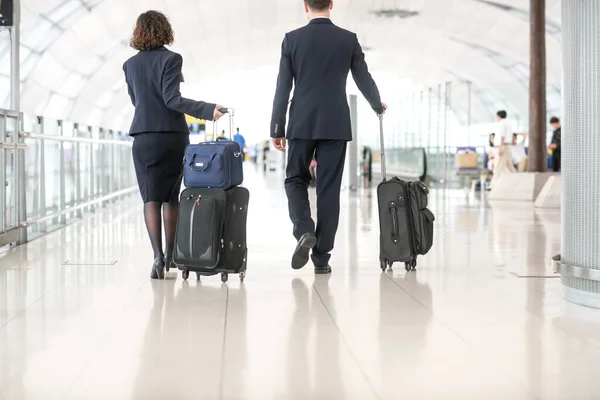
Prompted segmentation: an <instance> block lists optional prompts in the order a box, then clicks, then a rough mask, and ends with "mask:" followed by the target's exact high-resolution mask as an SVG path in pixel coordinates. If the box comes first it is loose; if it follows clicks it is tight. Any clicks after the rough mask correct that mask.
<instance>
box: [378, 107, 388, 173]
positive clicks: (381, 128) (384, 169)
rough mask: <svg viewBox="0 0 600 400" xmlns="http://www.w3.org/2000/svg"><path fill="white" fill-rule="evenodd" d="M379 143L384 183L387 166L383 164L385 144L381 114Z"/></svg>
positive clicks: (380, 116)
mask: <svg viewBox="0 0 600 400" xmlns="http://www.w3.org/2000/svg"><path fill="white" fill-rule="evenodd" d="M379 142H380V144H381V157H380V158H381V176H382V177H383V180H384V181H385V180H386V179H387V176H386V173H387V166H386V164H385V143H384V140H383V114H379Z"/></svg>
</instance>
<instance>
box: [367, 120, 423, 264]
mask: <svg viewBox="0 0 600 400" xmlns="http://www.w3.org/2000/svg"><path fill="white" fill-rule="evenodd" d="M379 136H380V140H381V174H382V176H383V181H382V182H381V183H380V184H379V186H377V202H378V204H379V229H380V234H379V243H380V245H379V261H380V266H381V269H382V271H385V270H386V269H387V268H392V265H393V264H394V263H395V262H403V263H405V266H406V270H407V271H414V270H416V267H417V256H418V255H424V254H427V252H428V251H429V250H430V249H431V246H432V245H433V222H434V221H435V217H434V215H433V213H432V212H431V211H430V210H429V209H428V208H427V196H428V194H429V190H428V189H427V186H425V184H424V183H422V182H405V181H403V180H401V179H399V178H397V177H393V178H391V179H387V176H386V164H385V146H384V138H383V116H380V117H379Z"/></svg>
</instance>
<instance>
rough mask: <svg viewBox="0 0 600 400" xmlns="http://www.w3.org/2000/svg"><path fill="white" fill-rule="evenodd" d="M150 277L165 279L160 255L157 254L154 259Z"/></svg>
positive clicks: (163, 263)
mask: <svg viewBox="0 0 600 400" xmlns="http://www.w3.org/2000/svg"><path fill="white" fill-rule="evenodd" d="M150 278H152V279H165V261H164V260H163V258H162V257H160V256H159V257H156V258H155V259H154V264H152V271H150Z"/></svg>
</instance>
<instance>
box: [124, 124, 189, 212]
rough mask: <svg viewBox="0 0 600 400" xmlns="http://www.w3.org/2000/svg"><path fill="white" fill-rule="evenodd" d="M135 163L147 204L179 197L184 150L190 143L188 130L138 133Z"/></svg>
mask: <svg viewBox="0 0 600 400" xmlns="http://www.w3.org/2000/svg"><path fill="white" fill-rule="evenodd" d="M134 138H135V139H134V142H133V150H132V153H133V163H134V165H135V174H136V176H137V181H138V185H139V187H140V194H141V195H142V199H143V200H144V203H147V202H150V201H154V202H159V203H168V202H170V201H172V200H174V199H176V198H177V197H178V196H179V192H180V190H181V180H182V178H183V153H184V151H185V147H186V146H187V145H188V144H189V143H190V137H189V135H188V134H184V133H167V132H160V133H154V132H152V133H140V134H137V135H135V136H134Z"/></svg>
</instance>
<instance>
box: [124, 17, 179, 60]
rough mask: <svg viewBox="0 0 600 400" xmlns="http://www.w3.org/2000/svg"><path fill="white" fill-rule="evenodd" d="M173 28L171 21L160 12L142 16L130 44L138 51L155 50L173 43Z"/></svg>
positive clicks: (138, 20)
mask: <svg viewBox="0 0 600 400" xmlns="http://www.w3.org/2000/svg"><path fill="white" fill-rule="evenodd" d="M173 40H174V38H173V28H172V27H171V24H170V23H169V19H168V18H167V17H166V16H165V15H164V14H163V13H161V12H159V11H146V12H145V13H143V14H141V15H140V16H139V17H138V19H137V23H136V24H135V30H134V31H133V37H132V38H131V41H130V42H129V44H130V45H131V47H133V48H134V49H136V50H140V51H142V50H154V49H157V48H159V47H161V46H164V45H170V44H172V43H173Z"/></svg>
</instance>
